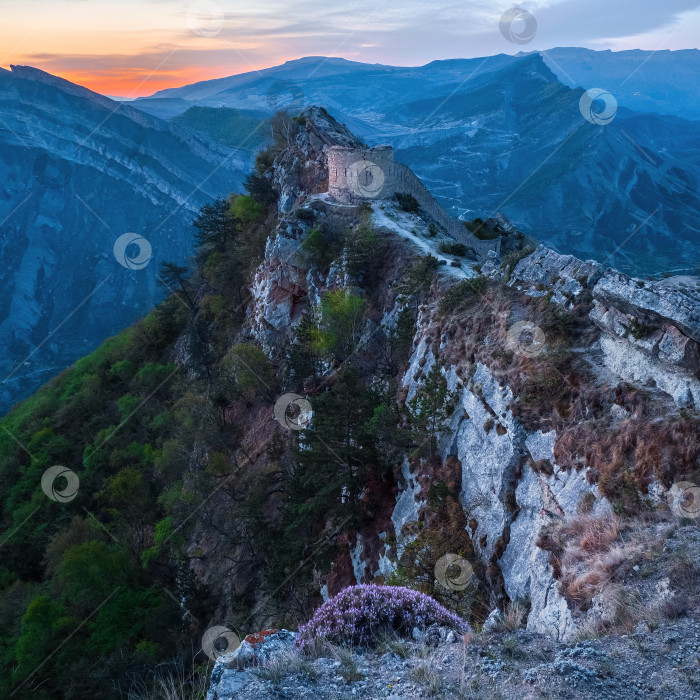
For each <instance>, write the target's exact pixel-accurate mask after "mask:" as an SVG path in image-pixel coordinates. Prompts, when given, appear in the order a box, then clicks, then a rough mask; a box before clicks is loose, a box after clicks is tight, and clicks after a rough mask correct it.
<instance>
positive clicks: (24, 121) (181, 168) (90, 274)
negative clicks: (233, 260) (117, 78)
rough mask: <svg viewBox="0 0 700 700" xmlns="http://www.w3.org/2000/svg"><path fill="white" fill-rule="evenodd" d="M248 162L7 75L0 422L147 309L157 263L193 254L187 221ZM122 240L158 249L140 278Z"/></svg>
mask: <svg viewBox="0 0 700 700" xmlns="http://www.w3.org/2000/svg"><path fill="white" fill-rule="evenodd" d="M250 157H251V155H250V153H248V152H237V151H233V150H231V149H226V148H223V147H221V146H219V145H217V144H214V143H213V142H212V141H210V140H209V139H207V138H204V137H203V136H200V135H197V134H195V133H193V132H192V131H190V130H187V129H184V128H181V127H178V126H176V125H173V124H169V123H167V122H164V121H162V120H160V119H156V118H154V117H152V116H149V115H147V114H144V113H143V112H140V111H137V110H135V109H133V108H132V107H130V106H128V105H126V104H119V103H117V102H114V101H112V100H110V99H108V98H106V97H103V96H101V95H97V94H96V93H93V92H91V91H89V90H87V89H85V88H82V87H79V86H77V85H73V84H71V83H69V82H67V81H65V80H61V79H59V78H55V77H53V76H50V75H48V74H46V73H43V72H42V71H38V70H35V69H31V68H24V67H13V70H12V72H9V71H5V70H2V71H0V182H1V183H2V184H1V185H0V300H1V301H0V347H1V348H2V353H1V354H0V412H2V411H4V410H6V409H7V408H9V406H10V405H11V404H12V403H13V402H15V401H16V400H17V399H19V398H21V397H23V396H25V395H27V394H29V393H30V392H31V391H33V390H34V389H35V388H36V387H37V386H38V385H39V384H41V383H43V382H44V381H46V380H47V379H48V378H49V377H50V376H52V375H53V374H56V373H57V372H58V371H59V370H61V369H63V368H64V367H66V366H67V365H69V364H71V363H72V362H73V361H75V360H76V359H77V358H78V357H82V356H84V355H85V353H86V352H88V351H89V350H91V349H92V348H94V347H96V346H97V345H99V344H100V342H102V341H103V340H104V339H105V338H106V337H108V336H110V335H113V334H115V333H116V332H117V331H119V330H120V329H122V328H124V327H125V326H127V325H128V324H130V323H131V322H132V321H133V320H134V319H135V318H137V317H140V316H143V315H145V314H146V313H147V312H148V311H149V310H150V309H151V308H152V307H153V305H154V302H155V301H156V300H157V299H158V298H160V296H161V290H160V289H159V287H158V284H157V280H156V275H157V272H158V267H159V265H160V262H161V261H163V260H180V261H181V260H183V259H184V258H185V257H186V256H187V255H188V253H189V251H190V249H191V239H192V227H191V221H192V218H193V214H194V213H195V212H196V211H198V209H199V208H200V207H201V205H202V204H203V203H204V202H206V201H210V200H211V198H212V197H215V196H217V195H225V194H227V193H229V192H231V191H233V190H236V189H239V188H240V186H241V183H242V178H243V176H244V175H245V173H247V171H248V170H249V166H250ZM127 232H135V233H137V234H140V235H141V236H144V237H145V238H146V239H147V240H148V241H149V242H150V244H151V246H152V259H151V262H150V263H149V264H148V265H147V267H145V268H144V269H141V270H130V269H127V268H125V267H123V266H122V265H120V264H118V262H117V261H116V259H115V256H114V254H113V246H114V243H115V241H116V240H117V238H118V237H119V236H121V235H122V234H124V233H127ZM132 251H136V247H135V246H134V247H133V248H132V249H129V251H128V252H129V254H130V255H131V254H132ZM3 380H4V381H3Z"/></svg>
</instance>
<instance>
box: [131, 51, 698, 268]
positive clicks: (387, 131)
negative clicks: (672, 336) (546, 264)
mask: <svg viewBox="0 0 700 700" xmlns="http://www.w3.org/2000/svg"><path fill="white" fill-rule="evenodd" d="M699 87H700V51H697V50H689V51H674V52H668V51H666V52H664V51H661V52H648V51H647V52H645V51H623V52H610V51H599V52H596V51H590V50H588V49H576V48H562V49H552V50H551V51H547V52H543V53H534V54H533V53H530V54H520V55H518V56H506V55H503V54H501V55H497V56H491V57H487V58H478V59H455V60H450V61H434V62H433V63H430V64H428V65H426V66H421V67H418V68H405V67H396V66H385V65H368V64H363V63H356V62H352V61H347V60H345V59H341V58H324V57H308V58H303V59H299V60H296V61H289V62H287V63H285V64H284V65H281V66H277V67H274V68H268V69H265V70H261V71H254V72H250V73H244V74H241V75H235V76H231V77H228V78H220V79H216V80H208V81H204V82H199V83H195V84H193V85H188V86H185V87H181V88H173V89H169V90H162V91H160V92H158V93H156V94H155V95H153V96H152V97H150V98H144V99H139V100H137V101H135V102H133V103H131V104H132V105H133V106H134V107H136V108H138V109H143V110H145V111H149V112H152V113H160V114H163V115H164V116H173V115H175V114H177V113H178V112H182V111H183V110H186V109H188V108H190V107H192V106H193V105H198V106H200V107H205V106H209V107H228V108H235V109H238V110H241V114H258V115H259V114H264V113H267V114H270V113H272V112H273V111H274V110H275V109H276V108H277V107H278V106H282V107H288V108H290V109H291V110H292V111H293V110H294V109H298V108H300V107H301V106H306V105H310V104H319V105H323V106H325V107H326V108H327V109H328V111H329V112H330V113H331V114H332V115H333V116H334V117H335V118H336V119H338V120H339V121H342V122H344V123H346V124H347V125H348V127H349V128H350V129H351V130H353V131H354V132H355V133H357V134H358V135H359V136H361V137H362V138H363V139H364V140H365V141H367V142H368V143H369V144H370V145H377V144H379V143H391V144H392V145H393V146H394V147H395V149H396V157H397V159H399V160H403V161H404V162H405V163H407V164H408V165H409V166H411V168H413V170H414V171H415V172H416V173H417V174H418V175H420V176H421V177H422V178H423V180H424V181H425V183H426V184H427V185H428V187H429V188H430V189H431V191H432V192H433V194H434V195H435V196H436V197H437V198H438V199H439V200H440V202H441V203H442V204H443V205H444V206H445V207H446V208H448V209H449V210H451V212H452V213H453V214H456V215H458V216H460V217H462V218H474V217H476V216H481V217H485V216H488V215H490V214H492V213H493V212H495V211H497V210H502V211H503V212H504V213H505V214H506V215H507V216H508V217H509V218H510V219H511V220H512V221H514V222H515V223H516V225H518V227H519V228H521V229H523V230H525V231H527V232H528V233H530V234H532V235H533V236H535V237H537V238H539V239H541V240H542V241H543V242H545V243H546V244H547V245H550V246H554V247H556V248H557V249H558V250H560V251H562V252H571V253H574V254H576V255H577V256H579V257H583V258H595V259H597V260H599V261H601V262H605V263H606V264H610V265H614V266H615V267H617V268H619V269H622V270H624V271H626V272H629V273H632V274H641V275H659V274H662V273H668V272H671V271H672V272H677V273H682V272H694V271H695V270H696V268H697V265H698V263H699V262H700V233H699V232H700V201H699V200H698V182H700V122H698V121H696V119H698V118H700V90H698V88H699ZM590 88H603V89H606V90H608V91H610V92H611V93H612V94H613V95H614V97H615V98H616V99H617V102H618V105H619V108H618V111H617V114H616V116H615V118H614V120H613V121H612V122H611V123H609V124H607V125H605V126H600V125H598V124H593V123H589V122H588V121H586V120H585V119H584V118H583V116H582V113H581V111H580V110H579V101H580V99H581V96H582V94H583V92H584V89H586V90H588V89H590ZM635 110H636V111H635ZM223 114H224V113H222V115H223Z"/></svg>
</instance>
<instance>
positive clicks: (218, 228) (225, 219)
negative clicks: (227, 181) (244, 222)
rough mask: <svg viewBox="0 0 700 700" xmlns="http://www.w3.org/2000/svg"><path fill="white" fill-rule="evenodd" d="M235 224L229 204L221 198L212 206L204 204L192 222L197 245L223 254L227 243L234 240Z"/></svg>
mask: <svg viewBox="0 0 700 700" xmlns="http://www.w3.org/2000/svg"><path fill="white" fill-rule="evenodd" d="M237 223H238V222H237V221H236V218H235V217H234V216H233V214H232V213H231V206H230V204H229V203H228V202H227V201H226V200H225V199H223V198H222V197H217V199H216V201H215V202H214V203H213V204H205V205H204V206H203V207H202V208H201V210H200V213H199V216H198V217H197V218H196V219H195V220H194V221H193V222H192V225H193V226H194V227H195V228H196V229H197V233H196V234H195V240H196V242H197V245H198V246H199V247H200V248H214V249H215V250H216V251H218V252H220V253H223V252H224V251H225V250H226V246H227V245H228V243H229V242H230V241H233V240H235V238H236V231H237V228H238V227H237Z"/></svg>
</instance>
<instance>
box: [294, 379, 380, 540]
mask: <svg viewBox="0 0 700 700" xmlns="http://www.w3.org/2000/svg"><path fill="white" fill-rule="evenodd" d="M379 404H380V397H379V395H378V394H377V393H376V392H375V391H374V390H372V389H368V388H366V387H365V386H363V384H362V381H361V378H360V373H359V371H358V370H357V368H355V367H345V368H344V369H342V370H341V371H340V372H339V374H338V379H337V380H336V382H335V384H334V385H333V387H332V388H331V389H330V390H329V391H326V392H324V393H323V394H321V395H320V396H318V397H316V398H314V399H313V401H312V405H313V411H314V412H313V418H312V421H311V425H310V427H309V428H308V429H307V430H304V431H301V432H300V433H299V440H298V445H297V449H296V451H295V460H294V462H295V465H294V470H293V472H292V476H291V479H290V482H289V484H288V485H287V516H286V532H287V535H289V536H290V537H301V538H305V537H309V536H311V535H312V534H313V532H314V530H315V528H316V527H318V526H321V525H323V524H324V523H325V522H326V520H327V519H328V517H331V518H334V519H335V520H336V521H340V520H342V519H343V518H345V517H348V516H351V517H354V518H359V516H360V513H359V510H358V503H359V501H360V498H361V496H362V492H363V489H364V486H365V485H366V483H367V480H368V476H369V474H370V472H371V471H372V470H373V469H377V468H378V465H379V457H378V454H377V450H376V439H375V435H374V431H373V427H372V419H373V417H374V411H375V409H376V408H377V406H378V405H379ZM347 527H350V526H347Z"/></svg>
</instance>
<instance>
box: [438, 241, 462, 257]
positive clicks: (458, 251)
mask: <svg viewBox="0 0 700 700" xmlns="http://www.w3.org/2000/svg"><path fill="white" fill-rule="evenodd" d="M440 252H441V253H445V254H446V255H462V256H464V255H466V254H467V253H468V252H469V248H467V246H465V245H464V243H457V241H454V242H453V241H445V242H444V243H440Z"/></svg>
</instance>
